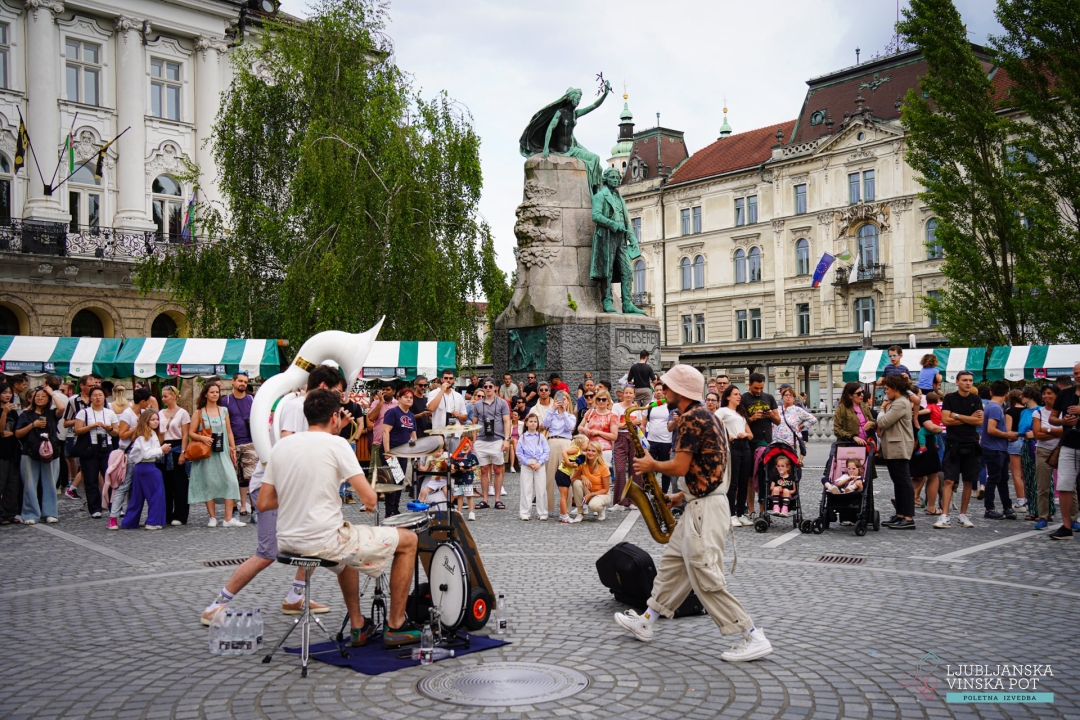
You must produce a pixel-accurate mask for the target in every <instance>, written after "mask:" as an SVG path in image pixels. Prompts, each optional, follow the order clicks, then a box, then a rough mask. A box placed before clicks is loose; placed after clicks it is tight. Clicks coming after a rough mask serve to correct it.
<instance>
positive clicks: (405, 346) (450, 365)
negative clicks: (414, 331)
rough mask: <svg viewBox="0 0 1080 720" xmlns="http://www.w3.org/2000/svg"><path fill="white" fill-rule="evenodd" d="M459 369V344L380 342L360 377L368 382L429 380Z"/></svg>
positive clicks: (369, 355) (372, 349)
mask: <svg viewBox="0 0 1080 720" xmlns="http://www.w3.org/2000/svg"><path fill="white" fill-rule="evenodd" d="M446 369H450V370H456V369H457V343H455V342H442V341H439V342H434V341H432V342H417V341H407V340H401V341H398V340H376V341H375V344H374V345H373V346H372V348H371V352H370V353H368V357H367V360H365V361H364V367H363V368H362V369H361V371H360V377H361V378H362V379H364V380H413V379H414V378H416V376H417V375H423V376H424V377H426V378H428V379H432V378H434V377H436V376H438V374H439V373H441V372H442V371H443V370H446Z"/></svg>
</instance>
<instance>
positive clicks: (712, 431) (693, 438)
mask: <svg viewBox="0 0 1080 720" xmlns="http://www.w3.org/2000/svg"><path fill="white" fill-rule="evenodd" d="M675 429H676V439H675V447H674V448H673V450H674V452H677V453H680V452H688V453H690V454H691V459H690V468H689V469H688V470H687V471H686V487H687V489H688V490H689V491H690V493H691V494H692V495H694V496H695V497H703V496H705V495H708V494H709V493H711V492H712V491H713V490H715V489H716V488H718V487H720V485H721V484H722V483H723V482H724V468H725V467H726V466H727V461H728V440H727V433H726V432H725V431H724V425H723V423H721V422H720V420H719V419H718V418H717V417H716V415H715V414H713V413H712V412H710V411H709V409H708V408H707V407H705V406H704V405H702V404H700V403H695V404H693V405H691V406H690V407H688V408H687V409H686V411H685V412H683V413H681V414H680V415H679V419H678V422H677V423H676V426H675Z"/></svg>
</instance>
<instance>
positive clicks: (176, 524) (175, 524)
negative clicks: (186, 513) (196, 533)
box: [169, 520, 184, 527]
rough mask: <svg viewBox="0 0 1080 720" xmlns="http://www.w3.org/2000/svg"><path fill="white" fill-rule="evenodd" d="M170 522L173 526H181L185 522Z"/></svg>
mask: <svg viewBox="0 0 1080 720" xmlns="http://www.w3.org/2000/svg"><path fill="white" fill-rule="evenodd" d="M169 524H170V525H172V526H173V527H180V526H181V525H183V524H184V523H182V522H180V521H179V520H173V521H172V522H171V523H169Z"/></svg>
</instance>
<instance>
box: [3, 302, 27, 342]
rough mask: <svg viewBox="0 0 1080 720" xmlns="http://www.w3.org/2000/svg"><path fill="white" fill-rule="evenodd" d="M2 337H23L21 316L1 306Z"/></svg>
mask: <svg viewBox="0 0 1080 720" xmlns="http://www.w3.org/2000/svg"><path fill="white" fill-rule="evenodd" d="M0 335H22V325H21V323H20V322H19V316H18V315H16V314H15V311H14V310H12V309H11V308H9V307H8V306H7V305H0Z"/></svg>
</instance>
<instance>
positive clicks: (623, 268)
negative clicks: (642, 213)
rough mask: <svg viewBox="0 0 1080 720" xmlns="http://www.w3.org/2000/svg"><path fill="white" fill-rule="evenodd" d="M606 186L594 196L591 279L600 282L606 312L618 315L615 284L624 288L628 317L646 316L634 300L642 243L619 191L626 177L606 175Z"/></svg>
mask: <svg viewBox="0 0 1080 720" xmlns="http://www.w3.org/2000/svg"><path fill="white" fill-rule="evenodd" d="M603 179H604V183H603V185H602V186H601V187H600V190H599V191H598V192H596V193H594V194H593V198H592V219H593V222H594V223H596V230H595V232H593V243H592V263H591V265H590V268H589V277H591V278H592V279H593V280H599V281H600V288H601V292H602V293H603V302H604V312H609V313H613V312H618V310H616V309H615V303H614V301H613V300H612V297H611V283H613V282H617V283H619V284H620V285H621V286H622V287H621V290H622V311H623V313H625V314H628V315H644V314H645V311H644V310H642V309H641V308H639V307H637V306H636V305H634V301H633V298H632V297H631V294H632V290H631V288H633V270H632V269H631V267H630V261H631V260H633V259H634V258H638V257H641V249H640V248H639V247H638V239H637V238H636V237H635V236H634V231H633V230H632V229H631V227H630V214H629V213H628V212H627V211H626V203H625V202H623V199H622V196H621V195H619V191H618V190H617V188H618V187H619V181H620V180H621V179H622V174H621V173H620V172H619V171H618V170H616V169H615V168H608V169H607V170H605V171H604V176H603Z"/></svg>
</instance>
